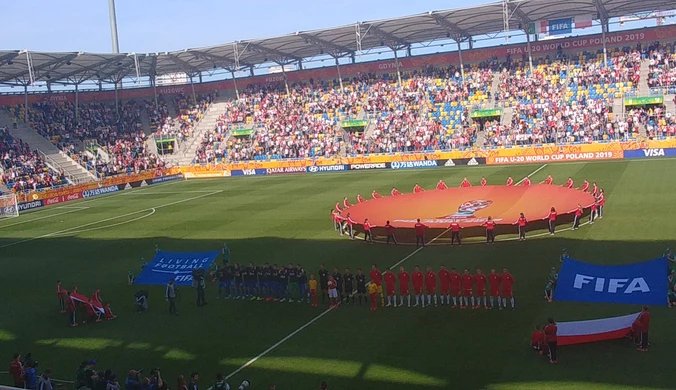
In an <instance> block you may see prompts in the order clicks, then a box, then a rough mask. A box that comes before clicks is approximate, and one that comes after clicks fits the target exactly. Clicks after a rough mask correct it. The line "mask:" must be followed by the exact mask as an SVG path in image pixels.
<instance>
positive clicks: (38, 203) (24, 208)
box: [6, 200, 44, 214]
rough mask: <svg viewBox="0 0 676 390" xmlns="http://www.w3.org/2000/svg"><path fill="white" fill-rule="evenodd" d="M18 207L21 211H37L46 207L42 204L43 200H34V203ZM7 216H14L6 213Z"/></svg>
mask: <svg viewBox="0 0 676 390" xmlns="http://www.w3.org/2000/svg"><path fill="white" fill-rule="evenodd" d="M17 206H18V207H19V211H28V210H33V209H37V208H39V207H42V206H44V203H42V200H34V201H32V202H24V203H19V204H18V205H17ZM9 207H14V206H9ZM6 214H12V213H6Z"/></svg>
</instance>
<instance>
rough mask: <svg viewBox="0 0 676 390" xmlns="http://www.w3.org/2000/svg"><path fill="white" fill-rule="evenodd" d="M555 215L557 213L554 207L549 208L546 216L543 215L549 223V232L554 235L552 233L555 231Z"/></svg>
mask: <svg viewBox="0 0 676 390" xmlns="http://www.w3.org/2000/svg"><path fill="white" fill-rule="evenodd" d="M556 215H557V214H556V209H555V208H554V207H552V208H551V209H550V210H549V214H547V216H546V217H545V219H546V220H547V221H548V223H549V234H550V235H552V236H553V235H554V233H556Z"/></svg>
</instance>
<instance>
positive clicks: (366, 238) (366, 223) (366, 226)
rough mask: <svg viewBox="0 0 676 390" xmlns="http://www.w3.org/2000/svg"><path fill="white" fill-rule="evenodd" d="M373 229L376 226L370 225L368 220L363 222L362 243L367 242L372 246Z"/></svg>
mask: <svg viewBox="0 0 676 390" xmlns="http://www.w3.org/2000/svg"><path fill="white" fill-rule="evenodd" d="M374 227H376V226H375V225H371V223H370V222H369V219H368V218H366V219H365V220H364V242H367V241H368V242H370V243H371V244H373V234H372V233H371V229H373V228H374Z"/></svg>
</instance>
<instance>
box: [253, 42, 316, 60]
mask: <svg viewBox="0 0 676 390" xmlns="http://www.w3.org/2000/svg"><path fill="white" fill-rule="evenodd" d="M241 43H245V44H246V47H247V48H248V49H249V50H252V51H255V52H258V53H261V54H268V55H271V56H273V57H274V62H277V63H278V64H280V65H282V64H288V63H291V62H296V61H303V59H302V58H300V57H297V56H295V55H293V54H291V53H286V52H283V51H279V50H277V49H272V48H269V47H265V46H261V45H259V44H258V43H253V42H241Z"/></svg>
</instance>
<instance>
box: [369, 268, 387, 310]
mask: <svg viewBox="0 0 676 390" xmlns="http://www.w3.org/2000/svg"><path fill="white" fill-rule="evenodd" d="M369 277H370V278H371V282H372V283H373V284H375V285H376V287H377V288H378V289H377V293H378V294H379V295H380V304H381V306H384V305H385V297H384V296H383V274H382V273H381V272H380V270H379V269H378V266H377V265H375V264H373V265H372V266H371V272H369Z"/></svg>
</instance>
